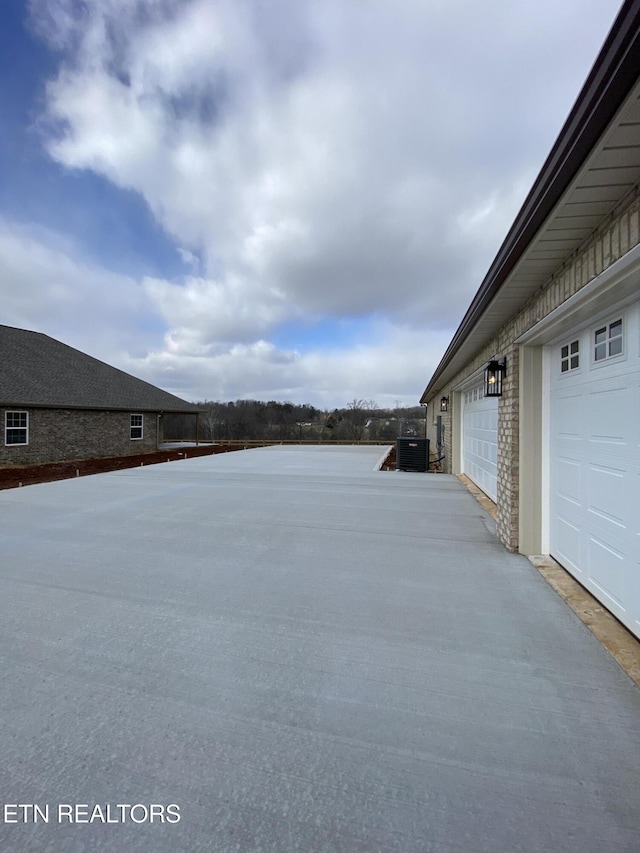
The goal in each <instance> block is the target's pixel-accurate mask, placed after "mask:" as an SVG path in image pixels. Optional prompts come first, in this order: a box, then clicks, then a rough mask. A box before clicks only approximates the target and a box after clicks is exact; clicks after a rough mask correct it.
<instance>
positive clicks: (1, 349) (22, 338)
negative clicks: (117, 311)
mask: <svg viewBox="0 0 640 853" xmlns="http://www.w3.org/2000/svg"><path fill="white" fill-rule="evenodd" d="M0 365H1V368H0V419H1V420H0V422H1V424H2V431H3V434H2V441H1V442H0V465H8V464H9V465H10V464H18V465H26V464H31V463H40V462H60V461H63V460H69V459H87V458H92V457H106V456H125V455H130V454H136V453H145V452H150V451H154V450H156V448H157V446H158V444H159V442H160V441H161V439H162V415H163V414H164V413H169V412H171V413H173V412H179V413H190V414H191V415H193V417H194V419H195V420H197V416H198V410H197V408H196V407H195V406H194V405H193V404H192V403H186V402H185V401H184V400H181V399H180V398H179V397H174V396H173V394H168V393H167V392H166V391H162V390H161V389H160V388H156V387H155V386H154V385H150V384H149V383H148V382H143V381H142V380H141V379H136V378H135V377H134V376H130V375H129V374H128V373H123V371H121V370H117V369H116V368H115V367H110V366H109V365H108V364H105V363H104V362H102V361H98V360H97V359H95V358H92V357H91V356H89V355H85V354H84V353H82V352H80V351H79V350H76V349H73V348H72V347H69V346H66V344H63V343H60V341H56V340H54V339H53V338H50V337H48V336H47V335H43V334H40V333H39V332H30V331H25V330H24V329H15V328H12V327H10V326H0Z"/></svg>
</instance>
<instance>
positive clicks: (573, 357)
mask: <svg viewBox="0 0 640 853" xmlns="http://www.w3.org/2000/svg"><path fill="white" fill-rule="evenodd" d="M579 367H580V341H571V343H570V344H565V345H564V346H563V347H560V370H561V372H562V373H568V372H569V371H570V370H577V369H578V368H579Z"/></svg>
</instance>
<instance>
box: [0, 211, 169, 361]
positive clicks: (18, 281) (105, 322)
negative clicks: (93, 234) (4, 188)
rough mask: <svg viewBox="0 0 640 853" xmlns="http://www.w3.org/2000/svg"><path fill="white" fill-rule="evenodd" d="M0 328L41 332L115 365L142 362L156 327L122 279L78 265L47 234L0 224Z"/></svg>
mask: <svg viewBox="0 0 640 853" xmlns="http://www.w3.org/2000/svg"><path fill="white" fill-rule="evenodd" d="M0 281H1V282H2V283H3V286H2V306H1V316H2V320H1V322H2V323H4V324H6V325H10V326H17V327H19V328H25V329H32V330H34V331H42V332H45V333H46V334H49V335H53V336H54V337H59V338H60V339H61V340H63V341H64V342H65V343H67V344H69V345H71V346H75V347H77V348H79V349H82V350H83V351H85V352H88V353H90V354H92V355H94V356H97V357H99V358H103V359H105V360H107V361H111V362H112V363H115V362H116V361H118V360H119V359H120V358H121V357H122V356H123V354H124V353H127V352H128V353H132V354H135V355H136V356H141V355H144V354H146V352H147V350H148V347H149V344H150V343H151V341H153V340H155V339H156V338H157V329H158V327H159V326H160V324H159V322H158V321H157V320H156V322H155V328H154V318H153V314H152V311H151V305H150V304H149V302H148V300H147V298H146V296H145V295H144V292H143V289H142V287H141V286H140V284H139V283H138V282H137V281H136V280H135V279H134V278H131V277H129V276H125V275H118V274H116V273H112V272H109V271H107V270H104V269H102V268H100V267H98V266H96V265H95V264H93V263H90V262H88V261H84V260H82V259H81V258H80V257H79V256H78V249H77V247H76V246H74V245H73V243H71V242H69V241H68V240H65V239H63V238H61V237H60V235H58V234H55V233H53V232H51V231H46V230H43V229H32V228H27V227H24V226H17V225H15V224H12V223H9V222H7V221H5V220H2V219H0Z"/></svg>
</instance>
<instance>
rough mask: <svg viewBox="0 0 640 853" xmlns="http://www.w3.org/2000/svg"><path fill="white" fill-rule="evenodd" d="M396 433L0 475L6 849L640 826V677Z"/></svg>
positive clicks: (288, 844)
mask: <svg viewBox="0 0 640 853" xmlns="http://www.w3.org/2000/svg"><path fill="white" fill-rule="evenodd" d="M382 453H383V448H370V447H359V448H342V447H341V448H331V447H324V448H323V447H320V448H299V447H294V448H285V447H276V448H266V449H260V450H249V451H241V452H237V453H230V454H226V455H219V456H212V457H204V458H201V459H194V460H188V461H186V462H183V461H181V462H174V463H168V464H163V465H156V466H152V467H148V468H142V469H139V468H138V469H132V470H128V471H118V472H114V473H110V474H101V475H97V476H94V477H86V478H80V479H76V480H67V481H64V482H58V483H49V484H44V485H40V486H30V487H28V488H24V489H18V490H13V491H4V492H0V638H1V644H0V655H1V656H2V669H1V676H0V726H1V736H0V791H1V793H2V800H3V804H4V807H3V812H2V815H0V849H1V850H7V851H12V853H14V851H15V853H19V852H20V851H38V853H40V851H56V853H57V851H60V853H74V851H78V853H80V851H82V852H83V853H84V851H114V853H115V851H118V853H122V851H149V853H164V851H167V853H169V851H171V853H173V851H189V853H194V851H239V852H240V853H244V852H245V851H275V852H276V853H287V852H288V851H300V853H313V851H344V853H372V851H381V853H387V851H399V853H412V851H421V853H422V852H423V851H424V852H425V853H426V851H443V853H444V851H452V853H453V851H456V853H458V851H459V852H460V853H463V851H464V853H484V852H485V851H486V853H502V851H504V853H515V851H526V853H534V851H535V853H563V851H571V853H591V851H593V853H596V851H597V853H609V851H611V853H614V852H615V853H623V852H624V851H628V853H637V851H638V849H640V847H639V845H640V842H639V840H638V839H639V838H640V770H639V768H640V691H639V690H638V688H637V687H636V686H635V685H634V683H633V682H632V681H631V680H630V679H629V678H628V676H627V675H625V674H624V673H623V672H622V670H621V669H620V668H619V667H618V665H617V664H616V663H615V662H614V661H613V659H612V658H610V657H609V655H608V653H607V652H606V651H605V650H604V649H603V648H602V646H601V645H600V644H599V643H598V642H597V640H595V638H594V637H593V636H592V635H591V633H590V632H589V631H588V629H587V628H585V626H584V625H583V624H582V623H581V622H580V621H579V620H578V618H577V617H576V616H575V615H574V614H573V613H572V611H571V610H569V608H568V607H567V606H566V605H565V603H564V602H563V601H562V600H561V599H560V598H559V597H558V596H557V595H556V593H555V592H554V591H553V590H552V589H551V588H550V587H549V586H548V585H547V584H546V582H545V581H544V580H543V579H542V578H541V576H540V575H539V574H538V572H537V571H536V570H535V569H534V568H533V567H532V566H531V564H530V563H529V562H528V561H527V560H526V559H524V558H522V557H519V556H517V555H513V554H509V553H507V551H505V550H504V549H503V548H502V546H501V545H500V544H499V543H498V542H497V541H496V539H495V537H494V533H493V522H492V521H491V519H490V518H489V516H488V515H487V514H486V513H485V511H484V510H483V509H482V508H481V507H480V506H479V505H478V503H477V502H476V501H475V500H474V499H473V498H472V497H471V495H469V493H468V492H467V491H466V490H465V488H464V487H463V486H462V485H461V484H460V483H459V482H458V481H457V480H456V479H455V478H453V477H448V476H444V475H424V474H410V473H399V472H396V473H379V472H376V471H374V468H375V465H376V462H377V461H378V459H379V458H380V456H381V455H382ZM36 805H37V806H38V809H35V808H34V807H35V806H36ZM132 807H134V808H132ZM45 817H46V818H47V819H45ZM178 818H179V820H178Z"/></svg>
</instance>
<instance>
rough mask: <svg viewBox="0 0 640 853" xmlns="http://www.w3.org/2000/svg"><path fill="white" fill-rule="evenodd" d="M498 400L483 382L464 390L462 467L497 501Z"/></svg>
mask: <svg viewBox="0 0 640 853" xmlns="http://www.w3.org/2000/svg"><path fill="white" fill-rule="evenodd" d="M497 463H498V400H497V398H496V397H483V391H482V385H479V386H477V387H476V388H471V389H470V390H468V391H464V392H463V394H462V469H463V471H464V473H465V474H466V475H467V476H468V477H469V478H470V479H471V480H473V482H474V483H475V484H476V485H477V486H479V487H480V488H481V489H482V491H483V492H484V493H485V494H487V495H488V496H489V497H490V498H491V500H493V501H496V500H497V495H498V468H497Z"/></svg>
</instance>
